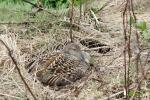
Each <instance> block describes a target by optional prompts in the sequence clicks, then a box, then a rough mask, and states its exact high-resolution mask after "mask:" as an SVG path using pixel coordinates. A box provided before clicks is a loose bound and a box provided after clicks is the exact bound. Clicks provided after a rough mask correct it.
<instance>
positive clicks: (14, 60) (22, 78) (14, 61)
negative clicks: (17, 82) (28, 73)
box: [0, 40, 37, 100]
mask: <svg viewBox="0 0 150 100" xmlns="http://www.w3.org/2000/svg"><path fill="white" fill-rule="evenodd" d="M0 42H1V43H2V44H3V45H4V46H5V47H6V49H7V50H8V55H9V56H10V58H11V59H12V61H13V63H14V64H15V67H16V69H17V71H18V74H19V76H20V78H21V80H22V81H23V83H24V85H25V86H26V87H27V89H28V90H29V92H30V93H31V95H32V97H33V98H34V100H37V99H36V97H35V95H34V94H33V92H32V90H31V89H30V87H29V85H28V84H27V82H26V81H25V79H24V77H23V76H22V73H21V71H20V68H19V67H18V64H17V61H16V59H15V58H14V57H13V56H12V51H11V50H10V48H9V47H8V46H7V45H6V44H5V43H4V41H2V40H0Z"/></svg>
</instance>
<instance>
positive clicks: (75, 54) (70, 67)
mask: <svg viewBox="0 0 150 100" xmlns="http://www.w3.org/2000/svg"><path fill="white" fill-rule="evenodd" d="M90 59H91V57H90V55H89V53H87V52H84V51H82V50H81V48H80V46H79V45H78V44H77V43H69V44H67V45H66V46H65V47H64V48H63V50H62V51H60V52H54V53H52V54H47V56H44V57H41V58H39V59H38V60H34V61H32V62H31V63H29V64H28V67H27V69H28V72H29V73H35V75H36V77H37V79H38V80H39V81H40V82H41V83H42V84H43V85H44V86H50V87H57V88H60V87H64V86H67V85H70V84H73V83H74V82H76V81H77V80H80V79H82V77H84V76H85V73H86V71H87V70H88V69H89V68H90Z"/></svg>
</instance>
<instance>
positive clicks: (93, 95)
mask: <svg viewBox="0 0 150 100" xmlns="http://www.w3.org/2000/svg"><path fill="white" fill-rule="evenodd" d="M96 2H98V1H96ZM94 4H97V3H94ZM119 4H122V0H115V1H113V2H112V3H111V4H109V5H108V6H107V7H106V8H105V9H104V10H103V11H102V12H100V13H98V14H97V17H98V18H101V20H102V21H103V23H104V25H105V26H103V27H104V28H105V30H103V32H100V31H98V32H97V31H96V32H95V31H92V32H93V33H91V34H90V33H88V32H85V31H82V32H81V31H78V30H76V29H75V30H74V31H73V33H74V35H75V41H76V42H78V43H79V40H80V39H85V38H93V39H96V40H99V41H101V42H102V43H104V44H107V45H109V46H110V47H111V48H113V49H112V50H111V51H110V52H108V53H106V54H101V53H97V52H95V51H88V52H89V53H90V54H91V56H92V58H93V62H94V63H95V65H96V66H97V69H98V70H99V71H98V73H96V72H93V74H92V75H93V76H92V77H93V78H92V79H90V80H88V81H87V82H86V84H85V85H84V87H83V89H82V90H81V92H80V94H79V95H78V97H75V96H74V94H73V93H72V91H71V90H70V91H67V92H66V91H64V90H62V91H54V90H51V89H50V88H49V87H43V86H42V85H41V84H40V82H39V81H37V82H35V81H34V80H35V77H32V76H31V75H30V74H28V73H27V70H26V69H25V64H27V62H28V59H30V58H31V55H33V54H38V53H40V52H41V51H42V50H47V51H48V52H49V53H51V52H54V51H56V50H58V49H62V46H63V44H64V43H65V42H66V41H69V28H68V27H67V25H66V26H65V23H63V22H61V21H60V23H59V24H58V23H57V21H58V22H59V20H63V18H60V19H59V20H57V21H54V20H52V21H51V22H50V23H48V22H40V23H35V24H34V23H33V24H29V25H24V24H21V25H7V26H2V28H1V30H3V34H1V35H0V39H2V40H3V41H4V42H5V43H6V44H7V45H8V46H9V47H10V49H11V50H13V56H14V57H15V59H16V60H17V62H18V65H19V68H20V69H21V73H22V74H23V76H24V78H25V80H26V81H27V83H28V84H29V86H30V88H31V89H32V91H33V93H34V94H35V96H37V98H38V99H40V100H43V99H50V98H53V99H56V98H61V99H62V98H64V99H66V98H67V99H68V100H70V99H75V100H97V99H101V100H104V99H103V98H104V97H107V96H110V95H112V94H115V93H117V92H120V91H123V86H124V76H123V75H124V69H123V68H124V66H123V54H122V51H123V44H122V43H123V38H122V35H123V34H122V19H121V14H120V12H119V11H120V10H121V8H120V6H119ZM118 8H120V9H118ZM110 9H111V11H110ZM138 15H139V16H145V15H146V16H148V17H149V15H148V13H147V12H146V13H144V12H143V14H138ZM137 17H138V16H137ZM116 18H117V20H116ZM144 18H147V17H144ZM88 19H89V20H87V19H86V20H84V23H83V24H85V23H89V21H91V19H90V17H89V18H88ZM64 26H65V27H64ZM84 26H85V27H88V28H87V29H89V27H90V28H94V27H95V26H94V21H92V22H91V24H89V25H84ZM100 28H101V27H100ZM79 37H80V38H79ZM81 47H82V49H84V50H85V49H88V48H87V47H85V46H83V45H81ZM145 53H147V51H145V52H143V58H145V56H144V54H145ZM145 55H146V54H145ZM133 61H134V60H133ZM146 67H148V65H147V66H146ZM146 67H145V70H146V69H147V68H146ZM134 71H135V68H134V64H133V69H132V70H131V72H132V73H133V74H132V78H133V79H132V80H133V81H134V75H135V73H134ZM97 76H99V77H98V78H97ZM97 79H99V80H97ZM147 84H149V83H143V90H146V91H149V88H148V87H147V86H148V85H147ZM119 96H121V95H119ZM146 96H147V97H146ZM149 96H150V95H149V92H145V94H143V99H142V100H148V99H149V98H150V97H149ZM28 98H29V99H32V97H31V95H30V93H29V92H28V91H27V89H26V88H25V86H24V84H23V82H22V81H21V79H20V76H19V75H18V73H17V71H16V69H15V67H14V64H13V62H12V61H11V59H10V57H9V56H8V51H7V49H6V48H5V47H4V46H3V45H2V44H0V99H9V100H16V99H19V100H24V99H28ZM113 99H114V100H116V99H117V98H116V97H115V98H113ZM113 99H111V100H113ZM118 99H119V97H118Z"/></svg>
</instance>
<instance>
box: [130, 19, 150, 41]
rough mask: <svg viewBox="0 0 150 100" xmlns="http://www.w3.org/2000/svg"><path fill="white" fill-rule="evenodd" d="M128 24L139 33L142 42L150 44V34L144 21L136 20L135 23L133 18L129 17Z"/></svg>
mask: <svg viewBox="0 0 150 100" xmlns="http://www.w3.org/2000/svg"><path fill="white" fill-rule="evenodd" d="M130 23H131V24H132V25H133V26H134V27H135V28H137V29H139V30H140V31H141V35H142V37H143V39H144V40H146V41H147V42H150V32H149V29H148V27H147V22H145V21H144V20H137V22H136V21H135V19H134V18H133V17H130Z"/></svg>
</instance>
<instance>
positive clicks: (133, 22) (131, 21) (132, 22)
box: [129, 16, 136, 25]
mask: <svg viewBox="0 0 150 100" xmlns="http://www.w3.org/2000/svg"><path fill="white" fill-rule="evenodd" d="M129 21H130V22H129V23H130V24H131V25H134V24H135V23H136V22H135V19H134V18H133V17H132V16H130V20H129Z"/></svg>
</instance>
